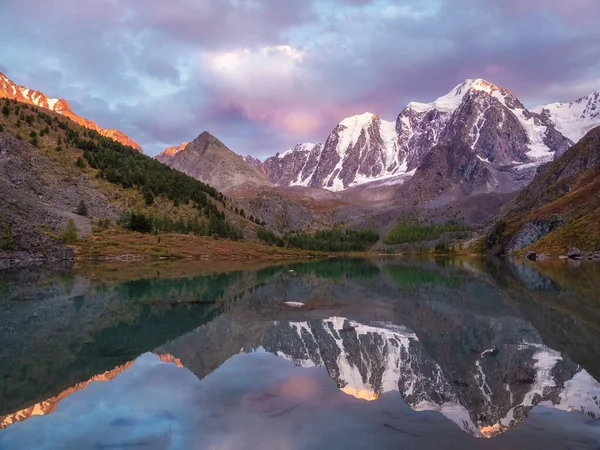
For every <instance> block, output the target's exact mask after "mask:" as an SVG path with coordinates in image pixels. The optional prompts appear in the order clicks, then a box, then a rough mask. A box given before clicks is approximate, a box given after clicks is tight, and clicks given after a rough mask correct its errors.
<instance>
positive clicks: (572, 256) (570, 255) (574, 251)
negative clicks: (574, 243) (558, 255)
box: [567, 247, 582, 259]
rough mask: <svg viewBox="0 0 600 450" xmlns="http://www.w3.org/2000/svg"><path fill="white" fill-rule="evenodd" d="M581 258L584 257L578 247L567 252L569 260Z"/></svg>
mask: <svg viewBox="0 0 600 450" xmlns="http://www.w3.org/2000/svg"><path fill="white" fill-rule="evenodd" d="M581 257H582V255H581V250H579V249H578V248H577V247H573V248H570V249H569V250H567V258H569V259H581Z"/></svg>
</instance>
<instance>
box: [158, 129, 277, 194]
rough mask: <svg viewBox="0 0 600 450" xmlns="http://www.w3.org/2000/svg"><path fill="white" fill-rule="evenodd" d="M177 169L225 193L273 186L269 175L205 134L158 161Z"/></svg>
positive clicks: (161, 155) (167, 152) (163, 153)
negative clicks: (266, 175)
mask: <svg viewBox="0 0 600 450" xmlns="http://www.w3.org/2000/svg"><path fill="white" fill-rule="evenodd" d="M155 158H156V159H157V160H158V161H160V162H162V163H164V164H167V165H168V166H170V167H172V168H173V169H176V170H179V171H181V172H183V173H186V174H187V175H189V176H191V177H193V178H196V179H197V180H200V181H202V182H204V183H208V184H210V185H212V186H215V187H217V189H219V190H222V191H230V190H232V189H234V188H238V187H241V186H270V185H271V183H270V182H269V180H267V178H266V177H265V175H264V174H263V173H262V172H261V171H260V170H259V169H257V168H256V167H255V166H254V165H253V164H251V163H248V162H247V161H246V160H245V159H244V158H243V157H242V156H240V155H238V154H236V153H234V152H232V151H231V150H229V149H228V148H227V147H226V146H225V144H223V143H222V142H221V141H219V140H218V139H217V138H216V137H214V136H213V135H212V134H210V133H208V132H206V131H204V132H203V133H202V134H200V135H199V136H198V137H197V138H196V139H194V140H193V141H192V142H190V143H189V144H187V145H185V146H183V145H182V146H180V147H179V148H177V149H175V148H174V147H171V148H169V149H166V150H165V151H163V152H161V153H159V154H158V155H157V156H156V157H155Z"/></svg>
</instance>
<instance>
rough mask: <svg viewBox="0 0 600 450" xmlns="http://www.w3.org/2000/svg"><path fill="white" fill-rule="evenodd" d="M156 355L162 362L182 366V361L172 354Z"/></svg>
mask: <svg viewBox="0 0 600 450" xmlns="http://www.w3.org/2000/svg"><path fill="white" fill-rule="evenodd" d="M156 356H157V357H158V359H160V360H161V361H162V362H164V363H167V364H169V363H172V364H175V365H176V366H177V367H183V363H182V362H181V360H180V359H179V358H175V357H174V356H173V355H169V354H168V353H163V354H162V355H159V354H157V355H156Z"/></svg>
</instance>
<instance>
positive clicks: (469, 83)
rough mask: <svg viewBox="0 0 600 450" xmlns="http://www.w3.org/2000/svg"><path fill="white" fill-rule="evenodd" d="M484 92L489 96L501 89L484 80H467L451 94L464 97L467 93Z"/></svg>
mask: <svg viewBox="0 0 600 450" xmlns="http://www.w3.org/2000/svg"><path fill="white" fill-rule="evenodd" d="M469 90H472V91H484V92H487V93H488V94H491V93H493V92H494V91H499V90H500V88H499V87H498V86H496V85H495V84H493V83H490V82H489V81H487V80H484V79H483V78H475V79H467V80H465V81H464V82H462V83H461V84H459V85H458V86H456V87H455V88H454V89H453V90H452V91H451V93H452V94H454V95H464V94H466V92H467V91H469Z"/></svg>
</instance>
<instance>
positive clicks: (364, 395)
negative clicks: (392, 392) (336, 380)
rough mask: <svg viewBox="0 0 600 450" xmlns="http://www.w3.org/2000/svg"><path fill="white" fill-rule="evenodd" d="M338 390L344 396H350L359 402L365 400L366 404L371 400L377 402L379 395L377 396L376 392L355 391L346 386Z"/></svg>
mask: <svg viewBox="0 0 600 450" xmlns="http://www.w3.org/2000/svg"><path fill="white" fill-rule="evenodd" d="M340 390H341V391H342V392H343V393H344V394H346V395H351V396H352V397H355V398H358V399H359V400H365V401H367V402H372V401H373V400H377V399H378V398H379V394H377V392H373V391H369V390H366V389H356V388H352V387H350V386H346V387H344V388H341V389H340Z"/></svg>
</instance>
